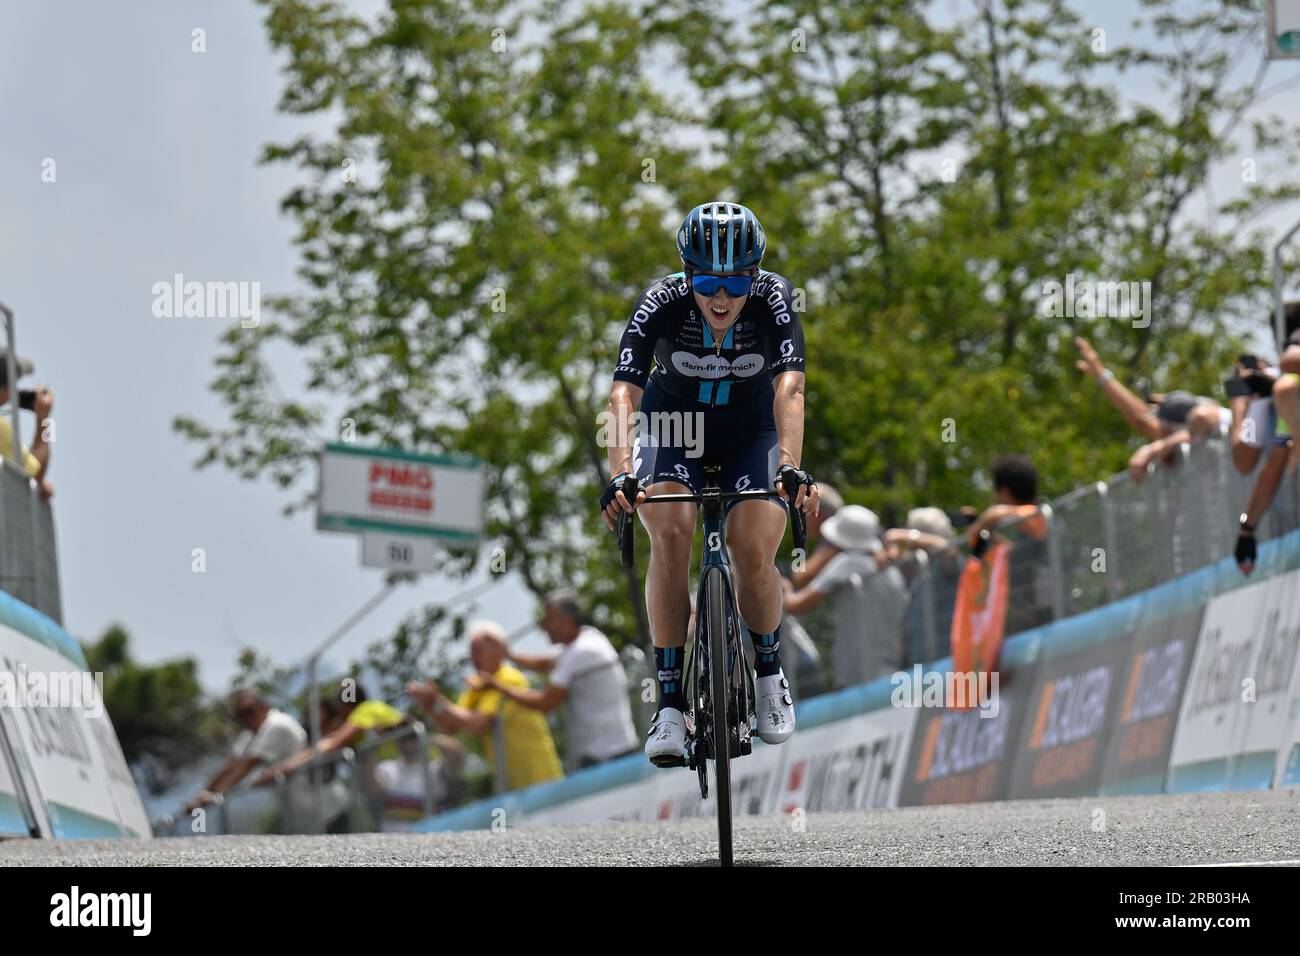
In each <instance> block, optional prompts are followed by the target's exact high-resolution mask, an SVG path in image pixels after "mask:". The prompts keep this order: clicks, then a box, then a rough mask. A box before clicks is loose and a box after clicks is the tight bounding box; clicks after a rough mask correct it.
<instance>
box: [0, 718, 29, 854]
mask: <svg viewBox="0 0 1300 956" xmlns="http://www.w3.org/2000/svg"><path fill="white" fill-rule="evenodd" d="M3 732H4V731H3V729H2V728H0V733H3ZM18 801H19V796H18V781H17V780H15V779H14V775H13V772H12V771H11V770H10V769H9V761H8V759H7V757H6V754H5V745H4V741H3V740H0V834H5V835H15V834H17V835H20V836H26V835H27V818H26V817H25V816H23V808H22V804H20V803H19V802H18Z"/></svg>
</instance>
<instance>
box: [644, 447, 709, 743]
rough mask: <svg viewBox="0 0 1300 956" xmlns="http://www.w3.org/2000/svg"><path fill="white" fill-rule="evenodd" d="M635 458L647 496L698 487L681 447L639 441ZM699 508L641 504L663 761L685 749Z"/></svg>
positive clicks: (653, 738) (656, 730) (655, 734)
mask: <svg viewBox="0 0 1300 956" xmlns="http://www.w3.org/2000/svg"><path fill="white" fill-rule="evenodd" d="M633 461H634V464H635V467H636V475H637V482H638V483H639V484H640V485H641V487H643V488H645V489H646V493H647V495H648V496H653V495H657V494H682V493H688V492H692V491H694V490H695V488H696V487H698V481H699V477H700V476H699V474H698V473H697V472H698V469H697V468H693V467H691V464H688V463H686V462H685V461H684V460H683V456H682V449H680V448H672V447H667V446H665V447H655V446H653V445H650V446H648V447H642V446H641V445H640V443H638V446H637V447H636V448H635V450H634V454H633ZM692 464H693V463H692ZM695 511H696V508H695V505H694V504H690V503H680V504H655V505H648V506H646V507H643V508H639V509H638V510H637V514H639V515H640V516H641V523H642V524H643V525H644V526H645V529H646V531H647V532H648V533H649V536H650V561H649V569H648V571H647V572H646V608H647V610H648V612H649V615H650V636H651V639H652V640H653V642H654V655H655V671H656V675H657V677H658V681H659V707H658V710H657V711H656V713H655V719H654V721H653V722H652V725H651V727H650V734H649V738H648V739H647V740H646V747H645V750H646V756H647V757H649V758H650V761H651V762H652V763H655V764H657V765H659V766H674V765H680V763H681V762H682V760H683V753H684V749H685V741H686V724H685V716H684V715H685V712H686V709H687V707H686V688H685V684H684V679H685V672H686V666H685V644H686V628H687V622H688V621H689V619H690V613H691V602H690V581H689V574H690V567H691V545H692V543H693V541H694V539H695Z"/></svg>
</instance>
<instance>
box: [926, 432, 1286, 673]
mask: <svg viewBox="0 0 1300 956" xmlns="http://www.w3.org/2000/svg"><path fill="white" fill-rule="evenodd" d="M1258 474H1259V469H1258V468H1256V469H1255V471H1254V472H1252V473H1251V474H1241V473H1240V472H1239V471H1237V469H1236V467H1235V466H1234V464H1233V461H1232V450H1231V447H1230V446H1229V444H1228V443H1227V441H1226V440H1224V438H1223V437H1222V436H1220V437H1212V438H1210V439H1207V440H1205V441H1200V442H1196V443H1194V444H1191V445H1186V444H1185V445H1183V446H1182V447H1181V448H1179V450H1178V452H1177V453H1176V455H1175V457H1174V458H1173V459H1172V460H1171V461H1169V462H1157V463H1153V464H1151V465H1149V466H1148V467H1147V472H1146V475H1145V479H1144V480H1143V481H1140V482H1136V481H1134V480H1133V478H1132V476H1131V475H1130V474H1129V473H1128V472H1121V473H1120V474H1118V475H1114V476H1112V477H1111V478H1109V479H1107V480H1105V481H1099V482H1096V483H1094V484H1091V485H1085V486H1083V487H1081V488H1076V489H1075V490H1074V491H1071V492H1070V493H1068V494H1066V495H1062V496H1061V497H1060V498H1057V499H1056V500H1055V501H1052V502H1051V503H1050V504H1047V505H1044V506H1043V508H1042V512H1043V515H1044V516H1045V517H1046V519H1047V521H1046V529H1047V530H1046V536H1045V537H1035V536H1034V535H1032V534H1029V533H1028V529H1027V526H1026V520H1028V519H1021V520H1018V521H1016V522H1012V523H1009V524H1007V525H1005V526H1003V527H1002V528H1000V529H999V533H1000V534H1001V535H1003V536H1004V537H1006V538H1007V539H1008V540H1010V541H1011V544H1012V548H1011V552H1010V575H1009V577H1010V580H1009V589H1010V597H1009V601H1008V609H1007V620H1006V628H1005V634H1006V635H1007V636H1010V635H1012V634H1016V633H1019V632H1020V631H1023V630H1027V629H1028V628H1030V627H1034V626H1036V625H1039V624H1043V623H1046V622H1047V621H1052V620H1057V619H1060V618H1062V617H1069V616H1072V615H1075V614H1081V613H1083V612H1084V611H1088V610H1091V609H1093V608H1097V607H1101V606H1102V605H1105V604H1108V603H1110V602H1112V601H1116V600H1119V599H1120V598H1124V597H1128V596H1129V595H1132V594H1136V593H1138V592H1140V591H1145V590H1147V589H1149V588H1152V587H1155V586H1156V585H1158V584H1161V583H1163V582H1165V581H1169V580H1171V579H1173V578H1175V577H1178V576H1180V575H1183V574H1187V573H1188V572H1190V571H1194V570H1196V569H1197V568H1202V567H1205V566H1206V565H1209V564H1213V563H1215V562H1217V561H1219V560H1221V559H1222V558H1225V557H1228V556H1230V555H1232V554H1233V551H1234V548H1235V547H1236V540H1237V533H1238V520H1239V518H1240V515H1241V514H1242V512H1243V511H1245V509H1246V504H1247V501H1248V499H1249V497H1250V494H1251V491H1252V489H1253V488H1254V485H1255V481H1256V478H1257V476H1258ZM1297 527H1300V481H1297V474H1288V475H1285V476H1284V477H1283V480H1282V484H1281V486H1280V487H1279V489H1278V492H1277V495H1276V497H1275V498H1274V501H1273V504H1272V506H1271V507H1270V508H1269V510H1268V511H1267V513H1266V514H1265V516H1264V517H1263V518H1262V519H1261V520H1260V521H1259V523H1258V528H1257V530H1256V537H1257V539H1258V540H1259V541H1261V542H1263V541H1267V540H1271V539H1273V538H1277V537H1280V536H1282V535H1284V534H1286V533H1288V532H1290V531H1293V530H1295V529H1296V528H1297ZM959 553H962V552H959V551H958V549H956V548H953V549H949V551H947V552H940V553H939V554H931V555H928V556H927V558H928V560H923V561H922V562H921V563H920V567H919V569H918V571H917V573H916V577H915V578H914V580H913V583H912V588H911V601H912V603H913V605H916V606H914V607H911V608H909V613H908V617H907V624H906V628H905V639H904V644H905V649H906V655H907V658H908V660H907V662H908V663H913V662H928V661H934V660H938V659H940V658H942V657H945V656H947V655H948V653H949V634H950V632H951V624H952V613H953V605H954V602H955V599H956V593H957V579H958V575H959V573H960V572H959V571H958V572H957V574H954V573H952V571H951V568H950V567H949V564H950V563H954V562H955V563H956V564H957V565H958V566H959V565H960V562H961V560H962V559H961V558H956V555H958V554H959Z"/></svg>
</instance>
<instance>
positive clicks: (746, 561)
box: [727, 501, 786, 634]
mask: <svg viewBox="0 0 1300 956" xmlns="http://www.w3.org/2000/svg"><path fill="white" fill-rule="evenodd" d="M785 525H786V513H785V509H784V508H782V507H781V506H780V504H778V503H776V502H773V501H741V502H738V503H737V504H736V505H735V506H733V507H732V509H731V512H730V513H729V514H728V515H727V550H728V551H729V552H730V556H731V563H732V568H733V570H734V572H735V583H736V603H737V604H739V605H740V616H741V617H743V618H744V619H745V624H746V625H747V626H748V627H749V628H750V629H751V630H754V631H757V632H758V633H760V634H767V633H771V632H772V631H774V630H776V627H777V625H778V624H780V623H781V575H780V574H778V573H777V570H776V551H777V548H779V547H780V546H781V539H782V538H784V537H785Z"/></svg>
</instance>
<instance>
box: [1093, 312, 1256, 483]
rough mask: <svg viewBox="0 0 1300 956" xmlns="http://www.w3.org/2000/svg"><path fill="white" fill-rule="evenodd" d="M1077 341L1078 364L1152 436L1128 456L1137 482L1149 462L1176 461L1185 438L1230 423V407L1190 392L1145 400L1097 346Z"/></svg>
mask: <svg viewBox="0 0 1300 956" xmlns="http://www.w3.org/2000/svg"><path fill="white" fill-rule="evenodd" d="M1074 344H1075V346H1076V347H1077V348H1078V349H1079V355H1080V358H1079V360H1078V361H1077V362H1075V366H1076V367H1077V368H1078V369H1079V371H1081V372H1084V373H1086V374H1088V375H1091V376H1092V377H1093V379H1094V380H1095V381H1096V382H1097V385H1098V386H1099V387H1100V388H1101V390H1102V393H1103V394H1104V395H1105V396H1106V397H1107V398H1108V399H1110V401H1111V404H1112V405H1114V406H1115V407H1116V408H1117V409H1119V412H1120V414H1122V415H1123V416H1124V418H1125V420H1126V421H1127V422H1128V423H1129V426H1130V427H1132V428H1133V430H1134V431H1136V432H1138V434H1140V435H1144V436H1145V437H1147V438H1148V439H1150V441H1148V442H1147V444H1145V445H1143V446H1142V447H1141V448H1139V449H1138V450H1137V451H1135V452H1134V453H1133V455H1132V457H1131V458H1129V463H1128V471H1129V475H1130V476H1131V477H1132V479H1133V480H1134V481H1135V482H1139V483H1140V482H1142V481H1145V480H1146V474H1147V466H1148V465H1149V464H1150V463H1151V462H1153V461H1155V460H1156V459H1163V460H1164V461H1165V463H1166V464H1173V463H1175V462H1176V461H1177V458H1176V457H1175V456H1176V453H1177V451H1178V448H1179V446H1180V445H1182V444H1183V443H1184V442H1192V441H1199V440H1201V439H1203V438H1206V437H1208V436H1210V435H1217V434H1219V432H1220V431H1221V430H1222V429H1223V428H1226V427H1228V426H1229V425H1230V424H1231V421H1232V416H1231V413H1230V412H1229V411H1228V410H1227V409H1225V408H1224V407H1223V406H1221V405H1220V404H1219V403H1218V402H1216V401H1214V399H1212V398H1205V397H1203V396H1197V395H1193V394H1192V393H1191V392H1184V391H1174V392H1170V393H1168V394H1167V395H1152V396H1151V400H1150V401H1145V402H1144V401H1143V400H1142V399H1140V398H1138V396H1137V395H1135V394H1134V393H1133V392H1131V391H1130V390H1129V389H1128V388H1126V387H1125V386H1124V384H1123V383H1122V382H1120V381H1119V379H1117V378H1115V373H1114V372H1112V371H1110V370H1109V369H1107V368H1106V367H1105V366H1104V365H1103V364H1102V362H1101V359H1100V357H1098V355H1097V350H1096V349H1094V348H1093V347H1092V345H1091V344H1090V343H1089V342H1088V340H1087V339H1085V338H1082V337H1078V338H1076V339H1075V340H1074Z"/></svg>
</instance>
